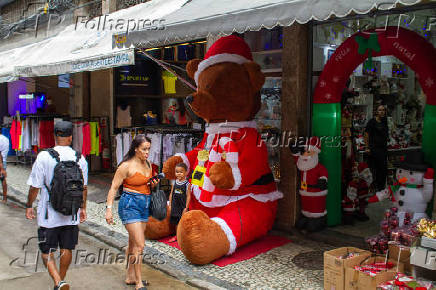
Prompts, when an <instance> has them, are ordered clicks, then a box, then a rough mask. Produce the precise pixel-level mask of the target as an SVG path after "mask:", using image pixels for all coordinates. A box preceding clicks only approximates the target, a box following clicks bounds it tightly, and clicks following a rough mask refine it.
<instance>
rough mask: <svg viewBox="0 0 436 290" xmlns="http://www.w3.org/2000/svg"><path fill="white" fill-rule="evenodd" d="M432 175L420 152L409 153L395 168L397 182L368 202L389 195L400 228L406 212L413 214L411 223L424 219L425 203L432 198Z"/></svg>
mask: <svg viewBox="0 0 436 290" xmlns="http://www.w3.org/2000/svg"><path fill="white" fill-rule="evenodd" d="M433 175H434V170H433V169H432V168H429V167H428V166H427V165H426V164H425V162H424V157H423V154H422V152H419V151H416V152H410V153H409V154H408V155H406V158H405V159H404V160H403V161H402V162H401V163H400V164H399V165H398V166H397V171H396V179H397V180H398V182H396V183H395V184H394V185H392V186H389V187H388V188H387V189H385V190H383V191H381V192H377V194H376V195H374V196H373V197H372V198H371V199H370V200H369V202H374V201H378V200H381V199H383V198H384V197H386V196H388V195H390V196H391V200H392V202H393V203H394V206H395V207H397V208H398V217H399V221H400V224H399V225H400V226H402V225H403V221H404V216H405V214H406V212H409V213H411V214H413V217H412V222H414V221H417V220H419V219H421V218H426V217H427V215H426V213H425V211H426V209H427V203H428V202H429V201H430V200H431V199H432V196H433Z"/></svg>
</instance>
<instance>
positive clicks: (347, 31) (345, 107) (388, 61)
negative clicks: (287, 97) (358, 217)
mask: <svg viewBox="0 0 436 290" xmlns="http://www.w3.org/2000/svg"><path fill="white" fill-rule="evenodd" d="M434 12H435V11H434V10H430V9H429V10H422V11H416V12H410V13H411V15H413V16H414V17H413V18H414V21H413V22H405V23H404V24H401V26H402V27H403V26H404V27H403V28H404V29H407V30H409V31H413V32H415V33H417V34H419V35H420V36H421V37H423V38H425V41H428V42H429V43H431V44H432V45H433V47H435V44H436V37H435V35H434V34H431V33H428V31H426V29H425V25H426V21H427V20H428V15H434ZM399 17H400V16H399V14H398V15H389V17H388V16H386V17H377V18H369V17H359V19H353V20H346V21H342V22H336V23H329V24H323V25H317V26H315V27H314V30H313V31H314V34H313V36H314V37H313V40H314V43H313V74H312V83H313V89H315V86H316V85H317V83H318V79H319V77H320V76H321V73H322V72H323V70H324V66H325V64H326V62H327V61H328V59H329V58H330V57H331V56H332V55H333V52H334V51H336V50H337V48H338V47H339V46H340V45H341V44H343V43H344V42H345V41H346V40H348V39H349V38H350V37H351V36H352V35H353V34H355V33H357V32H358V31H363V30H367V29H370V28H372V27H383V26H384V25H385V24H387V25H388V26H395V25H397V24H398V19H399ZM411 19H412V17H411ZM386 21H387V22H386ZM423 27H424V28H423ZM368 35H369V33H368ZM367 37H368V36H367ZM356 41H357V40H356ZM425 41H424V42H425ZM356 47H357V46H356ZM394 47H395V46H394ZM351 49H352V50H353V49H354V47H353V48H351ZM332 51H333V52H332ZM339 52H341V51H339ZM418 52H419V49H418V50H417V51H414V53H418ZM384 53H386V50H385V52H384ZM379 55H380V54H379ZM335 56H336V57H338V54H335ZM342 56H343V55H342ZM412 56H413V54H411V57H412ZM399 57H400V56H399ZM415 59H416V57H415ZM403 60H404V59H403ZM404 61H405V62H407V60H404ZM368 64H371V66H370V68H369V69H368V68H367V65H368ZM409 65H411V66H413V65H412V64H410V63H409ZM415 69H416V67H415ZM418 73H419V71H418ZM349 78H350V79H349V82H348V83H347V87H345V88H344V93H343V95H342V100H341V102H340V112H341V114H340V116H341V124H340V125H341V135H342V140H343V143H342V144H343V147H342V158H341V159H342V178H341V181H342V193H343V194H344V193H345V194H346V188H347V185H348V183H349V182H350V181H351V180H353V178H355V176H356V175H358V172H357V164H359V162H363V161H367V154H366V152H365V151H366V144H365V138H364V133H365V127H366V125H367V123H368V121H369V120H371V119H372V118H374V117H375V114H376V109H377V107H378V106H379V105H384V106H385V108H386V112H387V116H386V117H387V118H386V119H387V120H386V121H387V126H388V132H389V133H388V144H387V150H388V163H387V164H388V165H387V167H388V179H387V185H390V184H393V183H394V182H395V181H396V180H395V172H394V171H395V169H394V168H395V165H396V164H397V163H398V162H399V161H400V160H401V158H403V157H404V156H405V155H407V154H409V153H410V152H414V151H420V150H421V148H422V147H423V128H425V127H424V126H423V121H424V109H425V106H426V103H427V100H426V96H425V94H424V93H423V90H422V88H421V86H420V84H419V81H421V85H422V86H423V87H424V90H425V83H423V82H422V79H421V80H420V79H418V77H417V75H416V73H415V71H413V70H412V69H411V68H409V67H408V66H407V65H406V64H405V63H403V62H401V61H400V60H399V59H397V58H395V57H393V56H380V57H372V59H371V60H370V61H369V60H368V58H367V60H366V61H365V62H364V63H363V64H361V65H360V66H358V67H357V68H356V69H355V70H354V72H353V73H352V74H351V75H350V76H349ZM345 79H346V78H345ZM345 79H344V80H345ZM336 81H337V82H342V80H340V79H339V78H337V79H336ZM332 82H335V79H334V78H332ZM319 85H320V84H319V83H318V86H319ZM321 86H322V85H321ZM427 93H428V92H427ZM326 103H330V102H328V101H327V102H326ZM332 103H334V102H332ZM426 118H427V117H426ZM372 194H375V190H374V188H370V195H372ZM370 216H371V217H377V216H380V215H377V214H373V215H370ZM378 221H379V220H376V221H375V222H378ZM374 228H376V227H374ZM362 229H363V228H362V227H360V228H359V227H358V230H357V231H355V232H353V230H351V232H350V231H348V232H347V233H349V234H350V233H351V234H355V235H368V233H371V227H368V226H366V227H365V229H363V231H360V230H362Z"/></svg>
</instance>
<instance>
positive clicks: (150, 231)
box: [145, 207, 174, 240]
mask: <svg viewBox="0 0 436 290" xmlns="http://www.w3.org/2000/svg"><path fill="white" fill-rule="evenodd" d="M172 234H174V226H171V224H170V209H169V207H167V217H166V218H165V219H164V220H163V221H159V220H157V219H155V218H153V217H151V216H150V217H149V218H148V222H147V226H146V228H145V238H146V239H147V240H158V239H161V238H164V237H167V236H170V235H172Z"/></svg>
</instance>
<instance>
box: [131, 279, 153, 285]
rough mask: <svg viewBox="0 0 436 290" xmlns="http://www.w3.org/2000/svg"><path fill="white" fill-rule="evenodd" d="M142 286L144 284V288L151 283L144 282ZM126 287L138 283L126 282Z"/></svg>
mask: <svg viewBox="0 0 436 290" xmlns="http://www.w3.org/2000/svg"><path fill="white" fill-rule="evenodd" d="M142 284H144V286H148V285H150V283H148V281H147V280H142ZM126 285H129V286H132V285H136V282H135V281H133V282H130V283H127V282H126Z"/></svg>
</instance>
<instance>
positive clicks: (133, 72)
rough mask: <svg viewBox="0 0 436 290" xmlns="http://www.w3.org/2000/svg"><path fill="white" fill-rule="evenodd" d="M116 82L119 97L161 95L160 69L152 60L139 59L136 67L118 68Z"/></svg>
mask: <svg viewBox="0 0 436 290" xmlns="http://www.w3.org/2000/svg"><path fill="white" fill-rule="evenodd" d="M115 80H116V83H115V89H116V94H118V95H158V94H159V84H160V82H159V67H158V66H157V65H156V64H155V63H154V62H153V61H151V60H146V59H138V60H136V62H135V65H131V66H123V67H118V68H116V70H115Z"/></svg>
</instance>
